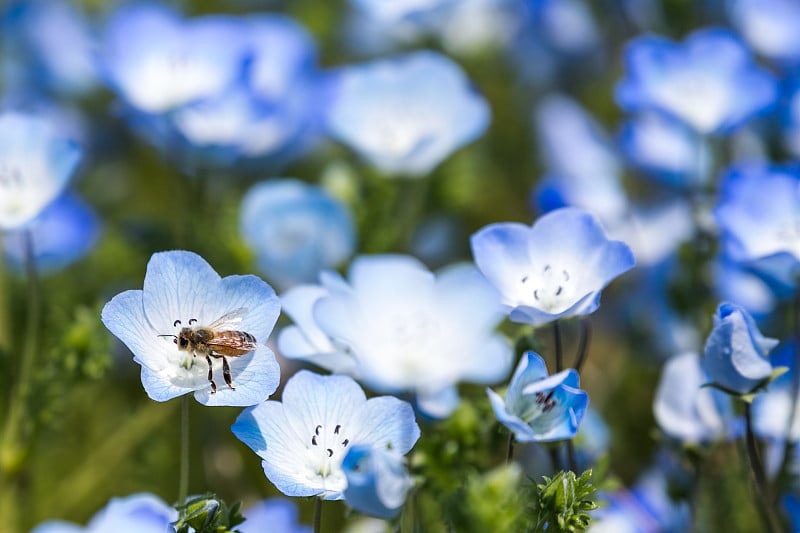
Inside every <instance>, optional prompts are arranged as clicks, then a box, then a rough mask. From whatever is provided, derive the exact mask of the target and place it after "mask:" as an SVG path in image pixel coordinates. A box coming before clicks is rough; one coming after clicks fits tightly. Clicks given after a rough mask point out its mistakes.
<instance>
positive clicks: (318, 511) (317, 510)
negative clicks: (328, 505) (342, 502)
mask: <svg viewBox="0 0 800 533" xmlns="http://www.w3.org/2000/svg"><path fill="white" fill-rule="evenodd" d="M320 531H322V498H317V499H316V500H315V501H314V533H320Z"/></svg>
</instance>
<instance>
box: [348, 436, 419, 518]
mask: <svg viewBox="0 0 800 533" xmlns="http://www.w3.org/2000/svg"><path fill="white" fill-rule="evenodd" d="M342 469H343V470H344V474H345V476H346V477H347V488H346V489H345V491H344V498H345V501H347V505H349V506H350V507H352V508H353V509H355V510H356V511H360V512H362V513H364V514H368V515H370V516H375V517H378V518H385V519H389V518H394V517H395V516H397V513H399V512H400V509H401V507H402V506H403V503H405V501H406V495H407V494H408V491H409V489H410V488H411V486H412V485H413V482H412V481H411V477H410V476H409V475H408V470H407V469H406V460H405V457H403V455H402V454H401V453H399V452H398V451H396V450H392V449H387V448H382V447H375V446H366V445H356V446H353V447H352V448H350V451H348V452H347V455H346V456H345V458H344V461H343V462H342Z"/></svg>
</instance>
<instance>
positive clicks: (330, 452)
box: [325, 448, 333, 457]
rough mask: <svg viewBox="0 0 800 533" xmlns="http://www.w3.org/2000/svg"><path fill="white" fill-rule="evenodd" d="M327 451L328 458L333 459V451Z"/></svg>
mask: <svg viewBox="0 0 800 533" xmlns="http://www.w3.org/2000/svg"><path fill="white" fill-rule="evenodd" d="M325 451H327V452H328V457H333V450H331V449H330V448H328V449H327V450H325Z"/></svg>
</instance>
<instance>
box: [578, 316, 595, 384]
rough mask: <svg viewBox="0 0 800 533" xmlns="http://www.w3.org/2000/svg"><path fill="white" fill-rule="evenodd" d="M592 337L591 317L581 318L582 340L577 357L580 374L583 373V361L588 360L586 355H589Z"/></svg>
mask: <svg viewBox="0 0 800 533" xmlns="http://www.w3.org/2000/svg"><path fill="white" fill-rule="evenodd" d="M591 338H592V324H591V323H590V322H589V317H582V318H581V340H580V344H579V345H578V355H577V356H576V357H575V370H576V371H577V372H578V374H580V373H581V368H583V363H585V362H586V357H587V356H588V355H589V341H590V340H591Z"/></svg>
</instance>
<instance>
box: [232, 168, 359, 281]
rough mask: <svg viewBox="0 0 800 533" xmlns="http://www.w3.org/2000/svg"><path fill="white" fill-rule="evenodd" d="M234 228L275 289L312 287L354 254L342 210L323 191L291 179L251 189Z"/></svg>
mask: <svg viewBox="0 0 800 533" xmlns="http://www.w3.org/2000/svg"><path fill="white" fill-rule="evenodd" d="M239 226H240V230H241V232H242V236H243V237H244V240H245V242H247V244H248V245H249V246H250V247H251V248H252V249H253V250H254V251H255V254H256V259H257V261H258V267H259V269H260V270H261V272H262V273H263V274H264V275H265V276H266V277H267V279H269V280H270V281H272V282H273V283H275V284H276V285H277V286H278V287H290V286H292V285H296V284H298V283H302V282H306V283H310V282H313V281H314V280H315V279H316V278H317V275H318V274H319V271H320V270H322V269H326V268H334V267H337V266H339V265H340V264H341V263H342V262H344V260H345V259H347V258H348V257H350V255H351V254H352V253H353V250H354V248H355V227H354V223H353V218H352V216H351V214H350V211H349V210H348V209H347V207H346V206H345V205H344V204H342V203H341V202H339V201H338V200H336V199H335V198H333V197H332V196H330V195H329V194H327V193H326V192H325V191H324V190H323V189H321V188H319V187H316V186H314V185H309V184H306V183H303V182H302V181H299V180H295V179H274V180H269V181H265V182H262V183H259V184H256V185H255V186H253V187H252V188H251V189H250V190H249V191H248V192H247V193H246V194H245V196H244V198H243V200H242V209H241V213H240V216H239Z"/></svg>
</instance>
